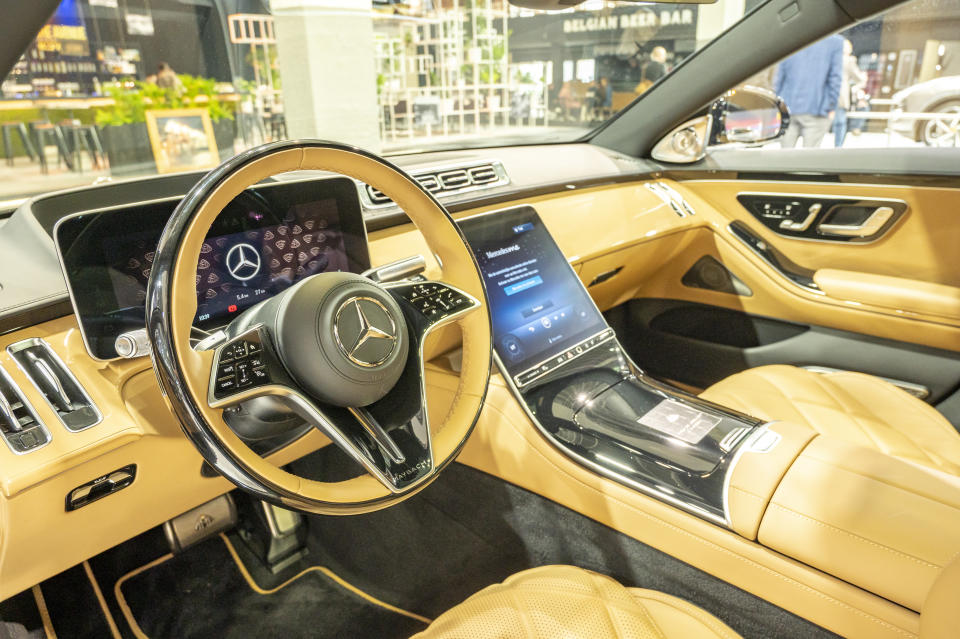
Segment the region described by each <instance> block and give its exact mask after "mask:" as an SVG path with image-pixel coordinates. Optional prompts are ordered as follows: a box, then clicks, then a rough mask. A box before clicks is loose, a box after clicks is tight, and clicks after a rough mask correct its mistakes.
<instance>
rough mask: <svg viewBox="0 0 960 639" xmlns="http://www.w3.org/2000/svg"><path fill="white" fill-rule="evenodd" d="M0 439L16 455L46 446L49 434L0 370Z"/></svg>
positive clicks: (4, 372)
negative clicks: (0, 438)
mask: <svg viewBox="0 0 960 639" xmlns="http://www.w3.org/2000/svg"><path fill="white" fill-rule="evenodd" d="M0 437H2V438H3V440H4V441H5V442H6V444H7V447H8V448H9V449H10V450H11V451H13V452H14V453H15V454H17V455H23V454H24V453H29V452H30V451H33V450H37V449H38V448H42V447H43V446H45V445H47V444H49V443H50V432H49V431H48V430H47V428H46V426H44V425H43V423H42V422H41V421H40V418H39V417H37V413H36V412H35V411H34V410H33V407H32V406H31V405H30V404H29V403H28V402H27V400H26V398H24V396H23V394H22V393H21V391H20V389H19V388H17V386H16V385H15V384H14V383H13V380H12V379H10V376H9V375H8V374H7V372H6V371H5V370H3V369H2V368H0Z"/></svg>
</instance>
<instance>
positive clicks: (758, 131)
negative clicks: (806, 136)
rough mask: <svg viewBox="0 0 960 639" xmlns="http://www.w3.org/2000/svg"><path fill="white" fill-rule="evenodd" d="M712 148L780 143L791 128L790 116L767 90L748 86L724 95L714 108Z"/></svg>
mask: <svg viewBox="0 0 960 639" xmlns="http://www.w3.org/2000/svg"><path fill="white" fill-rule="evenodd" d="M710 115H711V117H712V120H713V127H712V130H711V134H710V142H709V143H710V144H711V145H713V144H730V143H733V142H739V143H741V144H762V143H764V142H770V141H771V140H776V139H777V138H779V137H780V136H782V135H783V134H784V133H786V131H787V127H788V126H789V125H790V112H789V111H788V110H787V105H786V104H785V103H784V101H783V100H781V99H780V97H779V96H778V95H777V94H775V93H773V92H772V91H769V90H767V89H761V88H760V87H753V86H744V87H740V88H738V89H732V90H730V91H728V92H726V93H725V94H723V95H722V96H721V97H720V98H719V99H718V100H716V101H715V102H714V103H713V104H712V105H710Z"/></svg>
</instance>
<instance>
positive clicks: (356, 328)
mask: <svg viewBox="0 0 960 639" xmlns="http://www.w3.org/2000/svg"><path fill="white" fill-rule="evenodd" d="M318 330H321V331H322V330H323V327H322V326H320V327H318ZM333 336H334V338H335V339H336V341H337V346H339V347H340V351H341V352H342V353H343V354H344V355H346V356H347V359H349V360H350V361H351V362H353V363H354V364H356V365H357V366H362V367H364V368H376V367H377V366H381V365H382V364H383V363H384V362H386V361H387V360H388V359H389V358H390V354H391V353H393V350H394V349H395V348H396V347H397V322H396V321H395V320H394V318H393V315H392V314H391V313H390V311H389V309H387V307H386V306H384V305H383V304H381V303H380V302H379V301H378V300H377V299H376V298H373V297H368V296H364V297H351V298H350V299H348V300H347V301H346V302H343V303H342V304H341V305H340V308H339V309H337V315H336V318H335V320H334V324H333Z"/></svg>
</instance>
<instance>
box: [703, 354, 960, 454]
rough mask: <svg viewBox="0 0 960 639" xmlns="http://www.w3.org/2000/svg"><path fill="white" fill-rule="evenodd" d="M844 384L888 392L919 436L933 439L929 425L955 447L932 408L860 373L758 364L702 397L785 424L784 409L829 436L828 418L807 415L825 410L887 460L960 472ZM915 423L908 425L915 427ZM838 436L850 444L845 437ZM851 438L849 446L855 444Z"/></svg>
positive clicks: (947, 427) (952, 434)
mask: <svg viewBox="0 0 960 639" xmlns="http://www.w3.org/2000/svg"><path fill="white" fill-rule="evenodd" d="M844 380H846V381H847V384H848V385H849V384H851V383H854V384H869V385H870V386H871V387H872V388H873V389H875V390H876V391H878V392H881V393H883V394H884V395H891V394H892V395H891V396H892V397H893V398H895V401H896V403H897V409H898V410H903V411H905V412H906V413H907V414H908V415H915V416H916V420H917V424H919V429H918V430H919V432H920V433H924V434H926V435H928V436H929V435H933V434H934V433H931V432H930V431H931V427H932V428H934V429H936V430H937V431H938V432H939V433H942V434H943V435H944V436H946V437H948V438H949V440H951V441H955V442H956V444H958V445H960V439H957V433H956V431H955V430H954V429H953V427H952V426H951V425H950V424H949V423H948V422H946V420H945V419H944V418H943V417H942V416H941V415H940V414H939V413H937V412H936V411H935V409H933V408H932V407H929V406H927V405H926V404H923V403H922V402H920V400H916V399H914V398H912V397H910V396H909V395H907V394H905V393H904V392H903V391H901V390H900V389H897V388H896V387H895V386H893V385H891V384H889V383H888V382H885V381H883V380H881V379H879V378H876V377H874V376H871V375H865V374H862V373H851V372H838V373H831V374H820V373H812V372H809V371H805V370H803V369H798V368H794V367H786V366H780V365H775V366H764V367H760V368H755V369H750V370H748V371H744V372H742V373H737V374H736V375H733V376H731V377H729V378H727V379H726V380H723V381H721V382H718V383H717V384H715V385H714V386H713V387H711V388H710V389H707V391H705V392H704V393H703V396H704V397H708V398H709V399H711V400H713V401H717V402H719V403H721V404H725V405H728V406H732V407H735V408H740V410H743V411H744V412H746V413H750V414H754V415H757V416H759V417H765V418H767V419H772V418H774V417H776V418H778V419H787V420H788V421H790V418H789V417H788V416H787V415H786V414H785V413H786V411H790V412H791V413H792V414H793V418H792V419H793V420H795V421H799V422H800V423H802V424H805V425H807V426H808V427H810V428H811V429H813V430H815V431H817V432H819V433H821V434H826V435H830V434H831V433H832V432H835V431H836V429H833V428H826V427H825V426H827V424H829V422H830V420H829V419H827V420H824V419H822V418H818V417H817V415H815V414H811V412H810V409H809V408H808V407H814V406H815V407H818V408H821V409H824V410H827V411H832V412H837V413H840V414H842V415H843V416H846V417H847V418H848V419H847V420H846V423H849V424H851V425H852V426H854V427H856V431H855V432H859V433H860V434H861V436H862V437H863V441H860V442H859V443H861V444H866V445H868V446H870V447H872V448H874V449H876V450H879V451H881V452H884V453H886V454H889V455H892V456H896V457H902V458H904V459H908V460H911V461H916V462H917V463H921V464H923V465H925V466H928V467H933V468H938V469H942V470H945V471H947V472H953V473H956V472H957V471H958V469H960V464H958V463H957V462H953V461H952V460H951V459H949V458H947V457H944V456H943V455H940V454H938V453H937V451H935V450H932V449H931V448H929V447H925V446H924V445H923V440H922V439H921V440H918V439H916V438H914V437H912V436H911V433H910V431H901V430H900V429H898V428H897V427H896V426H895V425H893V424H891V423H889V422H888V421H887V419H886V418H885V416H884V415H883V414H881V413H878V412H877V411H876V410H874V409H873V408H872V407H871V406H870V405H869V404H867V403H865V402H863V401H861V400H859V399H858V398H856V397H855V396H852V395H851V389H848V388H846V386H845V385H844V383H843V382H844ZM758 384H762V385H763V386H764V388H763V390H761V391H752V390H751V391H746V390H744V391H743V392H736V389H737V388H738V387H740V386H744V387H756V386H757V385H758ZM731 387H732V388H731ZM794 389H797V390H801V391H804V390H805V391H807V392H805V393H802V394H801V395H794V394H793V393H790V392H789V391H790V390H794ZM734 392H736V395H734ZM752 392H758V393H759V395H760V399H761V401H760V402H754V401H751V397H750V394H751V393H752ZM811 394H812V395H819V396H821V397H823V398H826V399H827V400H828V401H826V402H817V401H814V400H813V399H811V398H810V397H809V395H811ZM764 400H767V401H764ZM769 400H772V403H774V404H779V405H780V406H779V408H778V409H776V410H773V411H769V410H762V409H761V406H762V405H767V404H768V401H769ZM780 411H783V412H780ZM771 412H776V413H777V415H771V414H770V413H771ZM825 421H826V423H825ZM905 421H906V420H905ZM917 424H915V425H914V426H915V427H916V425H917ZM842 438H844V439H847V440H851V438H850V437H849V436H848V437H842ZM855 439H856V438H854V443H857V442H856V441H855ZM954 449H957V447H953V448H952V449H951V450H954ZM958 455H960V453H958Z"/></svg>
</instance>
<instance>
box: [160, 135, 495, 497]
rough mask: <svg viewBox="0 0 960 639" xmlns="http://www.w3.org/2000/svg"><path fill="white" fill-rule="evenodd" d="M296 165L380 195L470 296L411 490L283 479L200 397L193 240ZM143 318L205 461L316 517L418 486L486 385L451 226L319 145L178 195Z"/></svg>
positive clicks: (472, 276)
mask: <svg viewBox="0 0 960 639" xmlns="http://www.w3.org/2000/svg"><path fill="white" fill-rule="evenodd" d="M297 170H318V171H329V172H332V173H339V174H342V175H345V176H347V177H351V178H354V179H356V180H360V181H361V182H365V183H367V184H369V185H371V186H372V187H374V188H376V189H378V190H380V191H382V192H383V193H384V194H386V195H387V196H388V197H390V198H391V199H392V200H393V201H394V202H395V203H397V205H398V206H399V207H400V208H401V209H402V210H403V211H404V212H405V213H406V214H407V215H408V216H409V218H410V220H411V221H412V222H413V223H414V224H415V225H416V226H417V228H418V229H419V230H420V232H421V233H422V234H423V237H424V238H425V239H426V242H427V244H428V246H429V248H430V250H431V251H433V252H434V254H435V255H436V256H437V259H438V262H439V263H440V265H441V268H442V273H443V277H442V280H443V281H444V282H446V283H448V284H450V285H452V286H454V287H456V288H457V289H460V290H461V291H463V292H465V293H467V294H469V295H470V296H472V297H473V298H475V299H476V300H478V301H480V306H479V307H477V308H475V309H473V310H472V311H470V312H467V313H465V314H464V315H462V316H461V317H459V318H458V319H457V320H456V321H457V322H459V324H460V326H461V329H462V336H463V359H462V361H463V363H462V372H461V375H460V380H459V383H458V387H457V390H456V393H455V398H454V400H453V403H452V405H451V408H450V410H449V412H448V413H447V415H446V417H445V418H444V420H443V422H442V424H440V425H439V427H434V428H432V431H433V437H432V440H431V446H432V457H433V461H434V463H433V469H432V471H431V472H430V474H429V475H428V476H426V477H424V478H423V480H422V481H419V482H418V483H417V484H416V485H415V486H412V487H410V488H409V489H405V490H403V491H401V492H395V491H391V490H390V489H388V487H386V486H384V485H383V483H382V482H381V481H378V480H377V479H376V478H374V477H373V476H372V475H370V474H365V475H362V476H359V477H355V478H353V479H349V480H346V481H341V482H334V483H326V482H319V481H315V480H311V479H306V478H302V477H299V476H296V475H293V474H291V473H289V472H287V471H285V470H284V469H282V468H278V467H277V466H274V465H273V464H272V463H270V462H269V461H267V460H265V459H263V458H261V457H260V456H258V455H257V454H256V453H254V452H253V451H252V450H251V449H250V448H249V447H248V446H247V445H246V444H245V443H244V442H243V441H242V440H241V439H240V437H238V436H237V434H236V433H234V432H233V430H231V429H230V427H229V426H228V425H227V424H226V422H225V421H224V419H223V414H222V410H221V409H217V408H212V407H211V406H210V404H209V402H208V384H209V381H210V371H211V367H212V366H213V354H212V352H211V351H196V350H194V349H193V348H192V347H191V344H190V332H191V326H192V324H193V321H194V317H195V314H196V282H195V276H196V268H197V263H198V260H199V256H200V250H201V245H202V243H203V241H204V239H205V238H206V235H207V232H208V231H209V229H210V227H211V225H212V224H213V222H214V220H215V219H216V217H217V215H218V214H219V213H220V212H221V211H222V210H223V209H224V207H225V206H226V205H227V204H228V203H229V202H230V201H231V200H232V199H233V198H234V197H236V196H237V195H239V194H240V193H241V192H243V191H244V190H245V189H246V188H248V187H250V186H252V185H254V184H256V183H258V182H260V181H262V180H264V179H266V178H269V177H271V176H273V175H277V174H280V173H286V172H290V171H297ZM147 321H148V327H149V331H150V336H151V342H152V348H153V355H154V364H155V367H156V368H157V372H158V378H159V379H160V383H161V385H162V387H163V389H164V391H165V393H166V395H167V398H168V400H169V402H170V404H171V406H172V408H173V409H174V411H175V412H176V414H177V416H178V417H179V418H180V421H181V424H182V426H183V429H184V432H185V433H186V434H187V435H188V437H190V439H191V440H192V441H193V442H194V444H195V445H196V446H197V448H198V450H199V451H200V452H201V454H202V455H203V456H204V458H205V459H207V461H208V462H210V463H211V465H213V466H214V468H216V469H217V470H218V471H220V472H221V473H222V474H224V475H225V476H226V477H227V478H228V479H230V480H231V481H233V482H234V483H235V484H236V485H238V486H240V487H241V488H244V489H246V490H248V491H249V492H251V493H253V494H255V495H256V496H258V497H261V498H264V499H268V500H270V501H273V502H275V503H278V504H281V505H283V506H285V507H290V508H296V509H300V510H304V511H309V512H317V513H325V514H348V513H358V512H368V511H371V510H376V509H379V508H383V507H386V506H389V505H391V504H393V503H397V502H398V501H400V500H402V499H405V498H407V497H409V496H411V495H413V494H415V493H416V492H418V491H419V490H422V489H423V488H424V487H425V486H427V485H428V484H429V483H430V482H431V481H432V480H433V479H435V477H436V476H437V474H438V473H439V472H440V471H441V470H442V469H443V468H444V467H445V466H446V465H447V464H449V463H450V462H451V461H452V460H453V459H454V458H455V457H456V454H457V453H458V452H459V450H460V448H461V447H462V446H463V444H464V442H465V441H466V439H467V437H468V436H469V434H470V432H471V431H472V428H473V425H474V424H475V422H476V420H477V418H478V416H479V412H480V409H481V407H482V404H483V399H484V397H485V394H486V390H487V383H488V381H489V374H490V367H491V358H492V348H491V325H490V316H489V312H488V310H487V304H486V294H485V291H484V287H483V282H482V278H481V276H480V273H479V269H478V266H477V264H476V261H475V260H474V257H473V254H472V252H471V251H470V249H469V246H468V245H467V242H466V240H465V239H464V237H463V235H462V234H461V232H460V230H459V228H458V227H457V226H456V224H455V223H454V221H453V219H452V218H451V217H450V215H449V213H447V211H446V210H445V209H444V208H443V206H442V205H441V204H440V203H439V202H437V200H436V199H435V198H433V196H432V195H431V194H430V193H429V192H427V191H426V190H425V189H424V188H423V187H422V186H421V185H420V184H419V183H418V182H416V181H415V180H414V179H412V178H411V177H409V176H408V175H407V174H405V173H404V172H403V171H402V170H400V169H399V168H397V167H395V166H394V165H392V164H390V163H389V162H387V161H386V160H384V159H382V158H379V157H377V156H374V155H372V154H369V153H366V152H364V151H362V150H359V149H356V148H352V147H347V146H343V145H337V144H333V143H326V142H320V141H303V140H301V141H288V142H280V143H275V144H270V145H265V146H263V147H259V148H257V149H252V150H250V151H248V152H245V153H243V154H240V155H239V156H237V157H235V158H233V159H232V160H230V161H228V162H226V163H225V164H224V165H222V166H221V167H219V168H217V169H215V170H214V171H212V172H211V173H210V174H208V175H207V176H206V177H205V178H204V179H203V180H202V181H201V182H200V183H198V184H197V186H196V187H194V189H192V190H191V192H190V193H189V194H188V195H187V196H186V197H185V198H184V200H183V201H182V202H181V204H180V205H179V206H178V207H177V209H176V211H175V212H174V214H173V216H172V217H171V220H170V222H169V223H168V224H167V227H166V228H165V229H164V232H163V236H162V237H161V241H160V244H159V247H158V250H157V254H156V257H155V261H154V267H153V270H152V272H151V277H150V282H149V286H148V298H147Z"/></svg>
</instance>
